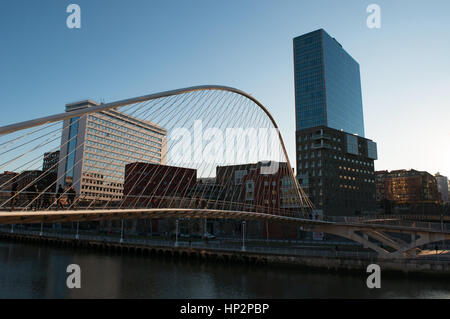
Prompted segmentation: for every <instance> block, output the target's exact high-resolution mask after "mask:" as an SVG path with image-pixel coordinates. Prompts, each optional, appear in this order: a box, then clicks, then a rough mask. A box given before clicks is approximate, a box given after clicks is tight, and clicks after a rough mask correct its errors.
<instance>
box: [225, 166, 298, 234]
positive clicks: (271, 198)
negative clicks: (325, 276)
mask: <svg viewBox="0 0 450 319" xmlns="http://www.w3.org/2000/svg"><path fill="white" fill-rule="evenodd" d="M270 166H272V167H278V169H277V170H274V171H273V172H270V173H269V171H271V170H270V169H269V170H267V171H265V170H264V168H265V167H266V168H267V167H270ZM291 176H292V175H291V174H290V172H289V168H288V166H287V163H284V162H281V163H277V165H273V163H272V162H258V163H249V164H241V165H230V166H218V167H217V168H216V184H217V185H220V186H221V188H220V190H221V192H222V194H221V195H220V198H222V199H224V200H226V201H228V202H232V203H235V209H237V210H239V209H242V208H241V207H242V205H239V204H245V205H249V206H247V207H246V208H245V210H252V207H255V206H256V207H257V211H258V212H260V213H266V214H280V213H290V212H292V213H294V214H295V212H300V211H301V209H302V207H301V202H300V199H299V194H298V193H297V191H296V189H295V187H294V183H293V180H292V177H291ZM231 207H233V206H231ZM248 226H249V229H248V231H249V232H250V233H251V234H253V235H254V236H260V237H261V238H266V236H267V235H268V236H269V237H270V238H297V237H298V234H299V229H298V228H297V227H295V226H293V225H285V224H284V225H280V224H278V223H271V222H269V223H268V224H267V225H265V223H260V222H254V223H252V224H250V223H249V224H248Z"/></svg>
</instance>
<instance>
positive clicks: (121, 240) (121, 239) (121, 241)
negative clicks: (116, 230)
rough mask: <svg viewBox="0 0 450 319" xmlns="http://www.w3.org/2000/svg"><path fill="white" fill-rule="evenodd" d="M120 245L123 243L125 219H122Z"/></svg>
mask: <svg viewBox="0 0 450 319" xmlns="http://www.w3.org/2000/svg"><path fill="white" fill-rule="evenodd" d="M120 243H123V219H122V227H121V230H120Z"/></svg>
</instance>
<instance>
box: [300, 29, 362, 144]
mask: <svg viewBox="0 0 450 319" xmlns="http://www.w3.org/2000/svg"><path fill="white" fill-rule="evenodd" d="M294 77H295V116H296V127H297V131H298V130H303V129H307V128H312V127H317V126H327V127H331V128H334V129H337V130H343V131H345V132H347V133H350V134H358V135H359V136H362V137H364V120H363V107H362V95H361V79H360V72H359V64H358V62H356V61H355V60H354V59H353V58H352V57H351V56H350V55H349V54H348V53H347V52H346V51H345V50H344V49H343V48H342V45H341V44H340V43H339V42H337V41H336V39H334V38H332V37H331V36H330V35H328V33H326V32H325V31H324V30H323V29H320V30H317V31H314V32H310V33H307V34H304V35H302V36H299V37H297V38H294Z"/></svg>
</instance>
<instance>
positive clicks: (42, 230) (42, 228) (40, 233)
mask: <svg viewBox="0 0 450 319" xmlns="http://www.w3.org/2000/svg"><path fill="white" fill-rule="evenodd" d="M42 235H44V223H41V231H40V232H39V236H41V237H42Z"/></svg>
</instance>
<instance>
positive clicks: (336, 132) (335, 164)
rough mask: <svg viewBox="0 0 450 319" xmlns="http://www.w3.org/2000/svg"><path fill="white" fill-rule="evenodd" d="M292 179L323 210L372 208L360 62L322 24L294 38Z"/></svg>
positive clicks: (373, 151) (370, 149) (372, 146)
mask: <svg viewBox="0 0 450 319" xmlns="http://www.w3.org/2000/svg"><path fill="white" fill-rule="evenodd" d="M293 46H294V80H295V116H296V157H297V178H298V180H299V182H300V183H301V186H302V187H303V188H304V189H305V191H306V193H307V194H308V196H309V197H310V199H311V201H312V202H313V203H314V205H315V207H316V208H317V209H318V210H319V211H322V213H323V214H324V215H355V214H363V213H370V212H374V211H375V209H376V198H375V196H376V191H375V175H374V160H376V159H377V146H376V143H375V142H373V141H372V140H370V139H366V138H364V136H365V133H364V119H363V106H362V94H361V78H360V70H359V64H358V62H356V61H355V59H353V58H352V57H351V56H350V55H349V54H348V53H347V52H346V51H345V50H344V49H343V47H342V45H341V44H340V43H339V42H338V41H337V40H336V39H334V38H332V37H331V36H330V35H329V34H328V33H327V32H325V31H324V30H323V29H320V30H316V31H313V32H310V33H307V34H304V35H302V36H299V37H296V38H294V40H293Z"/></svg>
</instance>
